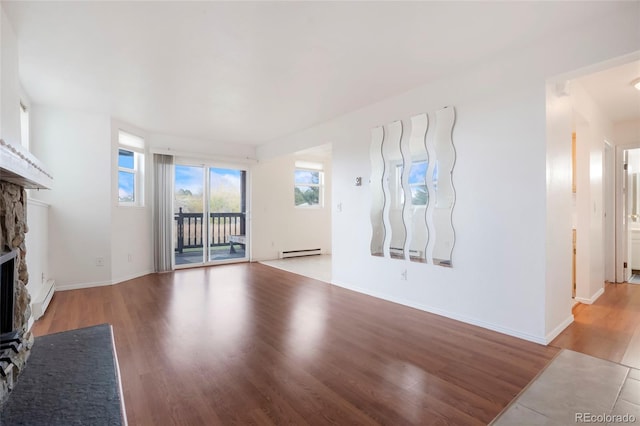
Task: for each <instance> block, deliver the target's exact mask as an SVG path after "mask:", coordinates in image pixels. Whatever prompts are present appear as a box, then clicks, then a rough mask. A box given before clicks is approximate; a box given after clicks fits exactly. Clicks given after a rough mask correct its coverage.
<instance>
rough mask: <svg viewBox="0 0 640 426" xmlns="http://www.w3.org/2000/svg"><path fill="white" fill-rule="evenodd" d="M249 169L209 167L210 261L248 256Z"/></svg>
mask: <svg viewBox="0 0 640 426" xmlns="http://www.w3.org/2000/svg"><path fill="white" fill-rule="evenodd" d="M246 181H247V172H246V171H244V170H237V169H220V168H213V167H212V168H209V202H208V204H209V236H210V238H209V261H210V262H213V261H216V260H227V259H243V258H246V257H247V256H246V204H247V203H246V192H247V191H246Z"/></svg>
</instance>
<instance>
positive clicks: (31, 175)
mask: <svg viewBox="0 0 640 426" xmlns="http://www.w3.org/2000/svg"><path fill="white" fill-rule="evenodd" d="M0 180H3V181H7V182H11V183H15V184H17V185H20V186H23V187H25V188H27V189H36V188H37V189H50V188H51V185H52V183H53V178H52V176H51V175H50V174H49V173H48V172H47V170H46V169H45V168H44V166H43V165H42V163H41V162H40V160H38V159H37V158H36V157H35V156H34V155H33V154H31V153H30V152H29V151H27V150H26V149H25V148H23V147H22V146H21V145H13V144H10V143H8V142H6V141H4V140H3V139H0Z"/></svg>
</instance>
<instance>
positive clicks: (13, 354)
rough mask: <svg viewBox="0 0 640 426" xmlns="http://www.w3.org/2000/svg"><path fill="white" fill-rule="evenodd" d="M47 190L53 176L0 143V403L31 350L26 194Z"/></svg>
mask: <svg viewBox="0 0 640 426" xmlns="http://www.w3.org/2000/svg"><path fill="white" fill-rule="evenodd" d="M50 185H51V176H50V175H49V174H48V173H47V172H46V171H45V170H44V168H43V167H42V165H41V164H40V162H39V161H38V160H37V159H36V158H35V157H34V156H33V155H31V154H30V153H29V152H28V151H26V150H25V149H24V148H22V147H21V146H16V145H11V144H9V143H7V142H5V141H3V140H1V139H0V270H1V275H0V281H1V282H2V285H1V286H0V298H1V299H2V300H0V309H3V310H4V311H3V312H0V319H1V320H0V403H2V402H3V401H4V400H5V399H6V397H7V395H8V394H9V392H10V391H11V389H12V388H13V386H14V384H15V382H16V381H17V380H18V377H19V375H20V372H21V371H22V370H23V368H25V366H26V362H27V359H28V358H29V351H30V349H31V347H32V345H33V335H32V334H31V330H30V329H29V319H30V317H31V306H30V301H31V298H30V296H29V292H28V290H27V283H28V281H29V274H28V272H27V263H26V256H27V247H26V246H25V234H26V232H27V231H28V226H27V215H26V206H27V195H26V191H25V189H28V188H49V187H50ZM11 298H12V300H11ZM8 299H9V300H8Z"/></svg>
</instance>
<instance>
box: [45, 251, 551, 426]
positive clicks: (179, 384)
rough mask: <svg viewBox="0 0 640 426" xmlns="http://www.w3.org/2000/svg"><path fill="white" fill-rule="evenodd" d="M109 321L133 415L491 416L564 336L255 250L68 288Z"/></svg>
mask: <svg viewBox="0 0 640 426" xmlns="http://www.w3.org/2000/svg"><path fill="white" fill-rule="evenodd" d="M105 322H107V323H111V324H112V325H113V330H114V335H115V342H116V347H117V353H118V358H119V363H120V369H121V375H122V386H123V389H124V400H125V404H126V408H127V417H128V421H129V424H130V425H213V424H222V425H233V424H237V425H246V424H277V425H281V424H295V425H303V424H344V425H356V424H389V425H402V424H419V425H428V424H441V425H444V424H452V425H476V424H477V425H481V424H487V423H489V422H490V421H491V420H492V419H493V418H494V417H495V416H496V415H497V414H498V413H499V412H500V411H501V410H502V409H503V408H504V407H505V406H506V405H507V404H508V403H509V402H510V401H511V400H512V399H513V398H514V397H515V396H516V395H517V394H518V393H519V392H520V391H521V390H522V389H523V388H524V387H525V386H526V385H527V383H529V381H531V380H532V379H533V378H534V377H535V376H536V374H538V372H540V371H541V369H542V368H544V367H545V365H547V363H548V362H549V361H550V360H551V359H552V358H553V357H554V355H555V354H556V353H557V352H558V349H556V348H552V347H545V346H541V345H537V344H534V343H530V342H526V341H523V340H519V339H516V338H513V337H509V336H506V335H502V334H499V333H495V332H491V331H488V330H485V329H482V328H478V327H474V326H470V325H466V324H463V323H460V322H457V321H453V320H449V319H446V318H443V317H439V316H437V315H433V314H429V313H426V312H422V311H419V310H415V309H411V308H408V307H404V306H401V305H397V304H394V303H390V302H386V301H383V300H379V299H376V298H373V297H369V296H366V295H362V294H359V293H355V292H352V291H348V290H345V289H342V288H339V287H335V286H331V285H328V284H325V283H322V282H320V281H315V280H312V279H310V278H305V277H301V276H299V275H295V274H292V273H288V272H285V271H282V270H279V269H274V268H270V267H268V266H264V265H261V264H257V263H251V264H249V263H244V264H234V265H225V266H216V267H209V268H198V269H190V270H181V271H176V272H173V273H167V274H160V275H155V274H154V275H148V276H145V277H142V278H138V279H135V280H131V281H127V282H125V283H121V284H118V285H114V286H108V287H98V288H90V289H83V290H73V291H64V292H58V293H56V294H55V296H54V298H53V301H52V303H51V305H50V306H49V308H48V310H47V313H46V315H45V316H44V317H43V318H41V319H40V320H39V321H37V322H36V324H35V326H34V329H33V330H34V332H35V334H36V335H43V334H48V333H53V332H57V331H63V330H69V329H74V328H78V327H84V326H89V325H94V324H99V323H105Z"/></svg>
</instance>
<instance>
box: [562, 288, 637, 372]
mask: <svg viewBox="0 0 640 426" xmlns="http://www.w3.org/2000/svg"><path fill="white" fill-rule="evenodd" d="M573 315H574V322H573V323H572V324H571V325H570V326H569V327H567V328H566V329H565V330H564V331H563V332H562V333H561V334H560V335H559V336H558V337H556V338H555V339H554V340H553V342H551V346H555V347H558V348H564V349H571V350H574V351H576V352H582V353H584V354H587V355H592V356H595V357H597V358H602V359H607V360H609V361H613V362H618V363H623V364H626V365H628V366H630V367H634V368H640V285H638V284H626V283H623V284H611V283H606V284H605V291H604V294H603V295H602V296H600V297H599V298H598V300H596V301H595V303H593V304H592V305H586V304H582V303H578V304H577V305H576V306H574V307H573Z"/></svg>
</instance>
